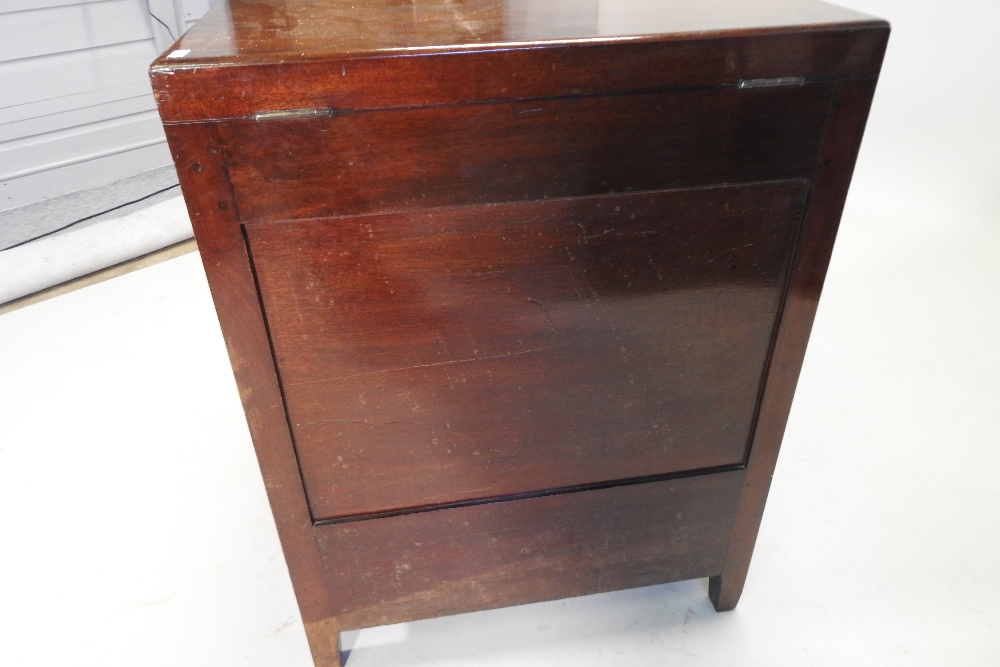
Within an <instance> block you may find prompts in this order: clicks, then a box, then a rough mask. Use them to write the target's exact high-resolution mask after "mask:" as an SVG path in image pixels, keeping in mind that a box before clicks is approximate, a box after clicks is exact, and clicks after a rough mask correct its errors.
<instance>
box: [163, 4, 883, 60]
mask: <svg viewBox="0 0 1000 667" xmlns="http://www.w3.org/2000/svg"><path fill="white" fill-rule="evenodd" d="M874 21H877V20H876V19H874V18H873V17H871V16H868V15H866V14H862V13H860V12H856V11H853V10H849V9H844V8H842V7H837V6H835V5H831V4H827V3H825V2H818V1H817V0H230V2H229V3H228V4H226V3H222V4H220V5H217V6H216V7H215V8H213V9H212V10H211V11H210V12H209V13H208V14H207V15H206V16H205V17H204V18H203V19H202V20H201V21H199V22H198V23H197V24H196V25H195V26H194V27H193V28H191V30H190V31H189V32H188V33H187V34H186V35H184V37H182V38H181V39H180V41H179V42H178V43H177V45H176V46H175V47H174V49H172V51H171V53H177V52H180V53H177V55H175V56H174V57H173V58H168V57H165V58H162V59H161V60H159V61H157V63H155V65H162V66H166V67H170V68H176V67H178V66H183V65H184V64H185V63H192V62H202V63H204V62H209V61H211V62H218V63H221V62H247V61H250V62H269V61H271V62H273V61H283V60H288V59H295V60H301V59H314V58H322V59H326V58H331V57H343V56H351V57H356V56H359V55H367V54H386V53H400V52H404V53H405V52H414V51H418V52H435V51H450V50H455V49H476V50H478V49H483V48H488V47H497V46H501V47H505V46H506V47H510V46H516V45H537V44H541V43H552V42H581V41H582V42H589V41H597V42H613V41H621V40H638V39H644V38H646V39H648V38H651V37H652V38H655V37H657V36H664V35H678V34H691V33H703V32H719V31H744V30H755V31H756V30H761V29H768V28H789V27H793V26H803V27H805V26H820V25H837V26H842V25H845V24H852V23H854V24H857V23H872V22H874ZM879 23H881V22H880V21H879Z"/></svg>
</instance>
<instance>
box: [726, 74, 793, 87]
mask: <svg viewBox="0 0 1000 667" xmlns="http://www.w3.org/2000/svg"><path fill="white" fill-rule="evenodd" d="M805 82H806V78H805V77H804V76H779V77H776V78H774V79H743V80H742V81H740V86H739V87H740V88H774V87H776V86H801V85H802V84H804V83H805Z"/></svg>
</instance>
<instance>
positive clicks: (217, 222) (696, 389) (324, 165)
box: [150, 0, 889, 667]
mask: <svg viewBox="0 0 1000 667" xmlns="http://www.w3.org/2000/svg"><path fill="white" fill-rule="evenodd" d="M599 9H600V11H598V5H597V3H596V2H593V1H591V0H574V2H571V3H566V2H564V1H563V0H559V1H556V0H537V1H533V2H527V1H521V0H465V2H450V1H446V0H412V1H408V2H405V3H400V2H397V1H396V0H371V1H370V2H363V3H357V2H351V1H349V0H311V1H307V0H232V1H231V2H230V3H229V4H228V5H225V4H223V5H219V6H217V7H215V8H214V9H213V10H212V11H211V12H210V13H209V14H208V15H207V16H206V18H205V19H204V20H203V21H202V22H200V23H199V24H198V25H196V26H195V27H194V28H193V29H192V30H191V31H190V32H188V33H187V34H186V35H185V36H184V37H183V38H182V40H180V41H179V42H178V44H176V45H175V47H174V49H172V51H171V53H168V54H165V55H164V56H163V57H161V58H160V59H158V60H157V61H156V62H155V63H154V64H153V66H152V68H151V72H150V74H151V78H152V82H153V87H154V91H155V94H156V98H157V103H158V107H159V110H160V114H161V117H162V119H163V121H164V124H165V126H166V130H167V138H168V141H169V143H170V147H171V150H172V152H173V156H174V160H175V162H176V165H177V168H178V173H179V174H180V179H181V185H182V188H183V191H184V196H185V199H186V200H187V203H188V207H189V210H190V213H191V217H192V221H193V223H194V228H195V233H196V236H197V238H198V243H199V249H200V250H201V253H202V258H203V261H204V264H205V270H206V273H207V275H208V279H209V284H210V286H211V288H212V294H213V298H214V299H215V302H216V306H217V308H218V311H219V319H220V323H221V325H222V330H223V334H224V336H225V338H226V343H227V347H228V349H229V353H230V358H231V361H232V364H233V369H234V373H235V375H236V380H237V383H238V385H239V387H240V393H241V397H242V399H243V404H244V407H245V409H246V413H247V420H248V422H249V424H250V430H251V434H252V435H253V439H254V446H255V448H256V450H257V455H258V458H259V460H260V464H261V471H262V474H263V476H264V480H265V485H266V488H267V491H268V497H269V499H270V502H271V506H272V509H273V511H274V515H275V520H276V523H277V526H278V532H279V536H280V537H281V541H282V547H283V549H284V551H285V556H286V559H287V562H288V566H289V570H290V572H291V575H292V581H293V584H294V586H295V592H296V596H297V597H298V600H299V605H300V608H301V610H302V615H303V620H304V621H305V626H306V632H307V635H308V638H309V642H310V647H311V649H312V652H313V656H314V658H315V661H316V664H317V665H318V666H319V667H338V666H340V665H341V656H340V652H339V649H338V634H339V632H340V631H341V630H344V629H350V628H358V627H365V626H369V625H373V624H381V623H390V622H398V621H404V620H408V619H416V618H425V617H428V616H434V615H439V614H449V613H459V612H463V611H470V610H474V609H486V608H491V607H497V606H503V605H508V604H520V603H524V602H531V601H536V600H547V599H554V598H559V597H564V596H571V595H582V594H586V593H593V592H598V591H604V590H614V589H618V588H624V587H630V586H641V585H647V584H651V583H659V582H664V581H671V580H676V579H682V578H691V577H709V578H710V597H711V599H712V601H713V603H714V604H715V606H716V608H717V609H719V610H725V609H731V608H732V607H733V606H734V605H735V604H736V602H737V601H738V599H739V596H740V593H741V591H742V589H743V584H744V581H745V579H746V576H747V571H748V568H749V564H750V558H751V555H752V552H753V546H754V542H755V540H756V536H757V532H758V529H759V526H760V521H761V518H762V515H763V511H764V504H765V501H766V497H767V491H768V486H769V483H770V479H771V475H772V474H773V472H774V467H775V463H776V460H777V455H778V449H779V447H780V443H781V437H782V434H783V430H784V425H785V421H786V419H787V416H788V412H789V409H790V406H791V400H792V396H793V393H794V388H795V383H796V380H797V377H798V372H799V369H800V367H801V363H802V359H803V355H804V352H805V346H806V342H807V340H808V336H809V330H810V328H811V325H812V320H813V316H814V314H815V311H816V305H817V300H818V298H819V293H820V291H821V288H822V284H823V279H824V277H825V273H826V268H827V266H828V263H829V258H830V253H831V251H832V247H833V242H834V238H835V236H836V230H837V225H838V222H839V219H840V215H841V211H842V208H843V203H844V200H845V197H846V193H847V187H848V184H849V182H850V176H851V172H852V170H853V165H854V160H855V158H856V156H857V152H858V148H859V145H860V141H861V136H862V133H863V129H864V124H865V120H866V117H867V112H868V109H869V106H870V104H871V100H872V95H873V93H874V88H875V81H876V79H877V76H878V73H879V69H880V66H881V62H882V57H883V53H884V50H885V45H886V42H887V39H888V34H889V27H888V25H887V24H886V23H885V22H884V21H880V20H878V19H874V18H872V17H868V16H865V15H863V14H858V13H856V12H852V11H849V10H842V9H840V8H837V7H833V6H832V5H827V4H825V3H820V2H813V1H812V0H746V1H744V2H736V1H734V0H703V1H702V2H687V1H686V0H649V1H648V2H624V0H622V1H621V2H619V0H609V1H608V2H604V1H602V2H601V3H600V8H599Z"/></svg>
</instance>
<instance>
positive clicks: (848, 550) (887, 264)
mask: <svg viewBox="0 0 1000 667" xmlns="http://www.w3.org/2000/svg"><path fill="white" fill-rule="evenodd" d="M997 247H1000V228H998V227H997V226H996V225H995V224H990V223H989V222H988V221H987V222H984V221H978V222H977V221H976V219H975V218H974V217H970V218H966V219H961V218H954V219H948V220H942V219H940V218H936V217H934V215H932V214H930V213H928V214H926V215H923V216H921V215H920V214H918V213H910V214H906V215H903V214H900V213H899V212H897V211H885V210H882V211H880V209H879V207H878V205H877V202H875V201H874V200H872V201H862V202H861V204H858V205H852V206H851V207H850V208H849V210H848V214H847V215H846V216H845V222H844V226H843V229H842V233H841V238H840V241H839V245H838V247H837V250H836V253H835V256H834V261H833V266H832V268H831V273H830V278H829V281H828V284H827V290H826V293H825V295H824V301H823V303H822V305H821V308H820V313H819V317H818V320H817V324H816V328H815V330H814V334H813V338H812V342H811V348H810V351H809V354H808V357H807V360H806V364H805V368H804V371H803V375H802V380H801V383H800V386H799V391H798V394H797V396H796V401H795V406H794V409H793V413H792V417H791V422H790V425H789V429H788V433H787V436H786V441H785V445H784V449H783V452H782V455H781V458H780V460H779V463H778V470H777V475H776V478H775V484H774V487H773V491H772V494H771V499H770V501H769V506H768V510H767V513H766V515H765V517H764V524H763V528H762V530H761V534H760V539H759V542H758V548H757V552H756V555H755V558H754V562H753V567H752V569H751V572H750V578H749V581H748V584H747V588H746V592H745V594H744V597H743V601H742V602H741V603H740V606H739V607H738V608H737V610H736V611H734V612H731V613H728V614H716V613H715V612H714V611H713V610H712V609H711V606H710V605H709V603H708V601H707V598H706V584H705V582H704V581H694V582H683V583H679V584H673V585H666V586H657V587H652V588H646V589H639V590H633V591H625V592H620V593H612V594H606V595H596V596H590V597H585V598H578V599H573V600H566V601H559V602H551V603H544V604H537V605H529V606H524V607H516V608H511V609H506V610H500V611H491V612H483V613H476V614H468V615H464V616H457V617H450V618H444V619H437V620H431V621H424V622H419V623H412V624H406V625H401V626H393V627H388V628H378V629H374V630H366V631H362V632H360V633H357V632H355V633H348V634H347V635H345V637H344V645H345V648H349V649H352V650H351V653H350V657H349V660H348V665H349V666H350V667H374V666H377V665H378V666H382V665H385V666H388V665H407V666H413V667H416V666H417V665H449V666H457V665H464V666H469V667H471V666H473V665H495V666H500V665H510V666H515V665H517V666H521V667H523V666H528V665H538V666H543V665H544V666H546V667H555V666H562V665H566V666H569V665H574V666H586V665H590V666H594V667H596V666H598V665H601V666H602V667H611V666H616V665H622V666H625V665H627V666H630V667H635V666H644V665H649V666H652V665H662V664H670V665H699V666H706V665H713V666H716V665H717V666H730V665H762V666H763V665H767V666H775V665H803V664H808V665H879V666H883V667H884V666H888V665H942V664H953V665H963V666H973V665H996V664H998V658H997V656H998V655H1000V607H998V606H997V605H996V604H994V603H993V601H994V600H995V599H996V598H997V597H998V595H1000V570H998V568H997V567H996V562H997V560H998V559H1000V521H998V520H997V515H998V511H1000V484H998V483H997V481H996V480H997V477H996V471H997V470H998V469H1000V446H998V445H1000V347H998V346H997V344H996V340H997V334H996V332H997V331H998V330H1000V307H998V299H997V294H1000V264H998V263H997V262H996V261H995V254H996V250H995V249H996V248H997ZM0 368H2V369H3V381H2V382H0V414H2V418H0V526H3V530H4V539H3V543H2V549H0V637H2V639H0V664H3V665H17V666H18V667H31V666H35V665H37V666H40V667H41V666H44V667H50V666H51V665H57V664H58V665H74V666H81V667H82V666H94V667H97V666H100V667H135V666H136V665H142V666H143V667H157V666H160V665H162V666H164V667H166V666H170V667H176V666H177V665H185V667H198V666H204V667H225V666H228V665H253V666H261V667H265V666H267V667H272V666H277V665H281V666H282V667H294V666H296V665H300V666H302V667H306V666H307V665H309V664H310V662H309V657H308V652H307V648H306V643H305V637H304V633H303V630H302V626H301V621H300V619H299V617H298V614H297V611H296V607H295V603H294V599H293V596H292V591H291V587H290V584H289V580H288V575H287V572H286V570H285V567H284V562H283V560H282V555H281V550H280V547H279V545H278V541H277V537H276V533H275V530H274V528H273V524H272V520H271V517H270V512H269V509H268V506H267V502H266V499H265V496H264V492H263V486H262V484H261V481H260V478H259V473H258V470H257V467H256V461H255V459H254V456H253V451H252V447H251V444H250V440H249V435H248V432H247V428H246V425H245V422H244V418H243V414H242V410H241V407H240V404H239V399H238V396H237V393H236V388H235V386H234V383H233V380H232V375H231V372H230V369H229V364H228V359H227V357H226V353H225V349H224V346H223V343H222V338H221V334H220V332H219V329H218V324H217V321H216V319H215V314H214V311H213V307H212V302H211V298H210V296H209V293H208V289H207V285H206V283H205V279H204V275H203V273H202V270H201V266H200V263H199V259H198V257H197V255H195V254H189V255H185V256H182V257H179V258H176V259H172V260H169V261H167V262H164V263H162V264H158V265H156V266H152V267H149V268H145V269H142V270H139V271H136V272H135V273H131V274H128V275H125V276H121V277H118V278H114V279H112V280H109V281H107V282H103V283H100V284H98V285H93V286H90V287H86V288H84V289H81V290H78V291H75V292H72V293H70V294H65V295H62V296H59V297H56V298H54V299H51V300H49V301H45V302H43V303H38V304H35V305H31V306H28V307H25V308H22V309H20V310H16V311H13V312H9V313H6V314H3V315H0Z"/></svg>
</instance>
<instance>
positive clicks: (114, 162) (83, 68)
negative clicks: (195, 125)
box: [0, 0, 209, 211]
mask: <svg viewBox="0 0 1000 667" xmlns="http://www.w3.org/2000/svg"><path fill="white" fill-rule="evenodd" d="M208 6H209V0H149V4H148V10H147V3H146V0H0V211H2V210H7V209H11V208H15V207H18V206H24V205H26V204H30V203H34V202H37V201H41V200H43V199H48V198H51V197H55V196H58V195H62V194H66V193H68V192H73V191H76V190H82V189H87V188H93V187H98V186H101V185H105V184H107V183H111V182H113V181H116V180H118V179H121V178H124V177H127V176H131V175H133V174H136V173H138V172H142V171H146V170H148V169H153V168H156V167H161V166H164V165H168V164H170V154H169V152H168V150H167V148H166V143H165V139H164V136H163V130H162V127H161V126H160V121H159V117H158V116H157V113H156V107H155V104H154V102H153V98H152V92H151V90H150V86H149V80H148V78H147V74H146V70H147V68H148V67H149V63H150V62H152V61H153V60H154V59H155V58H156V56H157V55H158V54H159V53H160V52H162V51H163V50H165V49H166V48H167V47H168V46H169V45H170V44H171V43H172V42H173V41H174V39H175V38H176V37H177V36H179V35H180V34H181V33H182V32H183V31H186V30H187V28H188V27H190V25H191V24H192V23H193V22H194V21H195V20H197V19H198V18H200V17H201V15H202V14H204V13H205V11H207V10H208ZM150 11H151V12H152V13H153V14H155V15H156V16H157V17H158V18H159V19H160V20H162V21H163V22H164V23H165V24H166V25H167V26H168V27H169V34H168V30H167V29H166V28H164V27H163V26H161V25H160V24H159V23H158V22H156V21H155V20H153V18H151V16H150Z"/></svg>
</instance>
